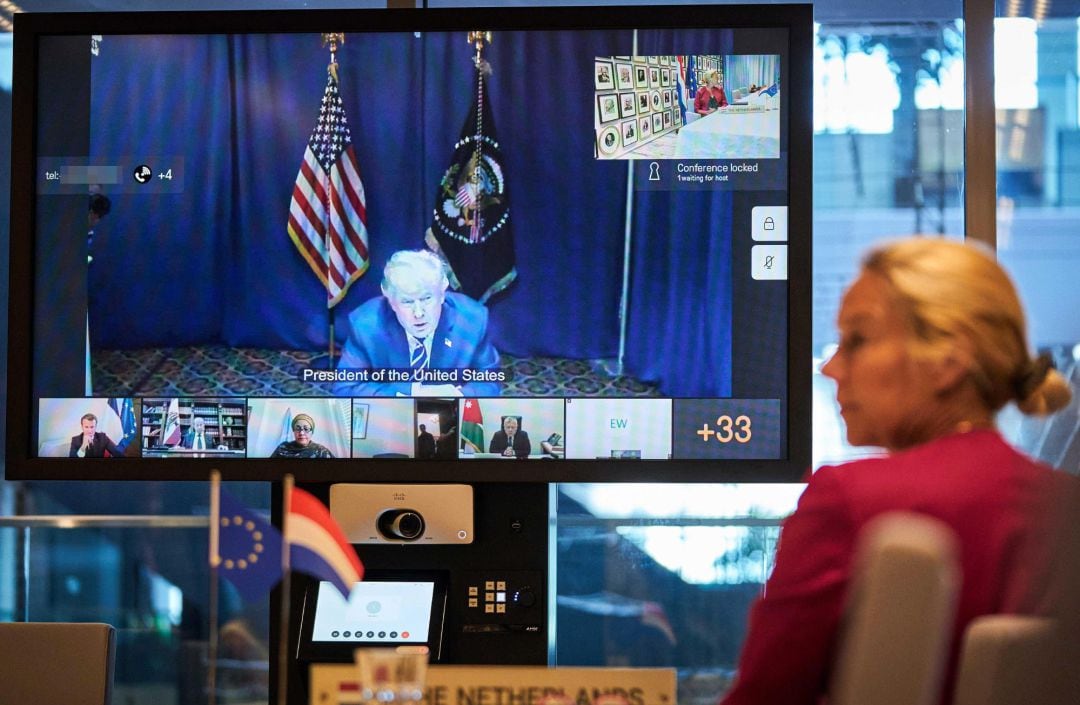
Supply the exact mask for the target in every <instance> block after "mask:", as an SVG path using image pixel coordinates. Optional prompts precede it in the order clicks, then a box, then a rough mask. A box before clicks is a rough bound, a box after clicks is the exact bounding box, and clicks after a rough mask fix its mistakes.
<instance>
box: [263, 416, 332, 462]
mask: <svg viewBox="0 0 1080 705" xmlns="http://www.w3.org/2000/svg"><path fill="white" fill-rule="evenodd" d="M292 430H293V437H294V440H291V441H283V442H282V443H281V444H280V445H279V446H278V447H277V448H275V449H274V452H273V453H272V454H271V455H270V457H271V458H333V457H334V454H333V453H331V452H330V449H329V448H327V447H326V446H324V445H319V444H318V443H316V442H315V441H313V440H311V437H312V436H313V435H314V434H315V419H313V418H311V417H310V416H308V415H307V414H297V415H296V416H294V417H293V420H292Z"/></svg>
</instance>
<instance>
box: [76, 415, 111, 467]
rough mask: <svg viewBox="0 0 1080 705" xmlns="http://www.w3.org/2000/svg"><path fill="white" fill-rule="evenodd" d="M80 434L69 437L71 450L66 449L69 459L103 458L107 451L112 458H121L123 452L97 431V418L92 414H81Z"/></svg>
mask: <svg viewBox="0 0 1080 705" xmlns="http://www.w3.org/2000/svg"><path fill="white" fill-rule="evenodd" d="M79 425H80V426H81V427H82V433H80V434H79V435H77V436H72V437H71V448H69V449H68V457H69V458H104V457H106V455H105V452H106V451H108V453H109V456H108V457H112V458H122V457H123V456H124V452H123V451H122V450H120V449H119V448H117V447H116V444H115V443H113V442H112V439H111V438H109V437H108V436H107V435H105V434H104V433H102V432H100V431H98V430H97V417H96V416H94V415H93V414H83V415H82V418H81V419H79Z"/></svg>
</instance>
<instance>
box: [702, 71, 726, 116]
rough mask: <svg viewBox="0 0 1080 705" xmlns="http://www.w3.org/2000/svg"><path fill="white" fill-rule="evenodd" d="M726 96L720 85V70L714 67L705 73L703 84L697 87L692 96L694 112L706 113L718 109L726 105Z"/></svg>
mask: <svg viewBox="0 0 1080 705" xmlns="http://www.w3.org/2000/svg"><path fill="white" fill-rule="evenodd" d="M727 104H728V102H727V96H726V95H724V88H723V87H722V86H721V85H720V72H719V71H716V70H715V69H714V70H712V71H710V72H708V73H707V74H705V85H704V86H702V87H701V88H698V92H697V95H695V96H694V112H695V113H697V114H698V115H708V114H709V113H714V112H716V111H717V110H718V109H720V108H723V107H726V106H727Z"/></svg>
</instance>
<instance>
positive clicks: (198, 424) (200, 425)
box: [191, 419, 206, 433]
mask: <svg viewBox="0 0 1080 705" xmlns="http://www.w3.org/2000/svg"><path fill="white" fill-rule="evenodd" d="M191 426H192V428H194V429H195V433H202V432H203V429H204V428H206V422H205V421H203V420H202V419H195V420H194V421H192V422H191Z"/></svg>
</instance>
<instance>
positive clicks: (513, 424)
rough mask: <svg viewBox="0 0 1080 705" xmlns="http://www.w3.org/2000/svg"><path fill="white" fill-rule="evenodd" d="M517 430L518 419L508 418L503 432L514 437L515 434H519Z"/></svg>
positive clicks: (504, 423) (504, 422)
mask: <svg viewBox="0 0 1080 705" xmlns="http://www.w3.org/2000/svg"><path fill="white" fill-rule="evenodd" d="M517 430H518V422H517V419H515V418H513V417H512V416H511V417H509V418H507V419H506V420H505V421H503V431H505V432H506V435H508V436H512V435H514V434H515V433H517Z"/></svg>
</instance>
